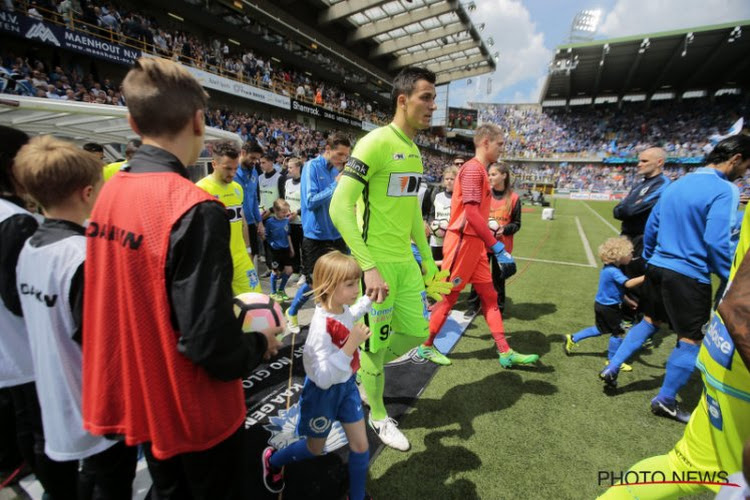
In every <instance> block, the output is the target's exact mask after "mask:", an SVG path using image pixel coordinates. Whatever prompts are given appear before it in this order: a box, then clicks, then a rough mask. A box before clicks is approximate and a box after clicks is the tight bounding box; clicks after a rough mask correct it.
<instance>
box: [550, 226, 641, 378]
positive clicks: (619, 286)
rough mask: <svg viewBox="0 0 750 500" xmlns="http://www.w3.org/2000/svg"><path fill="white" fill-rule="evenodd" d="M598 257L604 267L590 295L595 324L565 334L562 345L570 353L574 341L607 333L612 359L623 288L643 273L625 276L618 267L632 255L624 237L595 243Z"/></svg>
mask: <svg viewBox="0 0 750 500" xmlns="http://www.w3.org/2000/svg"><path fill="white" fill-rule="evenodd" d="M599 258H601V259H602V262H603V263H604V267H603V268H602V271H601V273H600V274H599V290H598V291H597V292H596V298H595V299H594V317H595V322H596V326H590V327H588V328H585V329H583V330H581V331H580V332H578V333H576V334H575V335H570V334H568V335H566V336H565V343H564V344H563V348H564V349H565V354H567V355H568V356H570V354H571V351H572V350H573V348H575V347H576V346H577V345H578V342H580V341H582V340H583V339H587V338H590V337H598V336H600V335H604V334H606V333H609V334H610V335H611V337H610V338H609V349H608V356H607V359H612V356H613V355H614V353H616V352H617V349H618V348H619V347H620V344H621V343H622V335H623V333H624V332H623V329H622V326H621V322H622V310H621V307H622V300H623V296H624V295H625V289H626V288H633V287H636V286H638V285H640V284H641V283H643V276H638V277H636V278H632V279H628V277H627V276H625V273H623V272H622V270H621V269H620V268H621V267H622V266H626V265H628V264H629V263H630V261H631V260H632V258H633V244H632V243H631V242H630V240H628V239H627V238H625V237H618V238H610V239H608V240H607V241H605V242H604V243H602V245H601V246H600V247H599ZM620 369H624V370H626V371H630V369H631V368H630V367H629V366H628V365H626V364H625V363H622V367H621V368H620Z"/></svg>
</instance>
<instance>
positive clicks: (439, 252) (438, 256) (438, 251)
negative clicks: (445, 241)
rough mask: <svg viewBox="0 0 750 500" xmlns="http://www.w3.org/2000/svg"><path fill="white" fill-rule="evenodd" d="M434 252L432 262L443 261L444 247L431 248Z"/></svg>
mask: <svg viewBox="0 0 750 500" xmlns="http://www.w3.org/2000/svg"><path fill="white" fill-rule="evenodd" d="M430 250H432V260H435V261H438V260H443V247H430Z"/></svg>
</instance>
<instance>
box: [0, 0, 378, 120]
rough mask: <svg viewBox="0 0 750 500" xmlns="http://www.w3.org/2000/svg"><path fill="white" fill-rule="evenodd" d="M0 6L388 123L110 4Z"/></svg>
mask: <svg viewBox="0 0 750 500" xmlns="http://www.w3.org/2000/svg"><path fill="white" fill-rule="evenodd" d="M2 1H3V3H2V6H3V8H5V9H6V10H20V11H22V12H25V13H26V15H28V16H29V17H33V18H36V19H40V20H47V21H52V22H57V23H61V24H65V25H67V26H69V27H70V28H71V29H77V30H81V31H87V32H90V33H92V34H94V35H97V36H100V37H104V38H107V39H109V40H112V41H117V42H119V43H122V44H125V45H130V46H134V47H137V48H139V49H142V50H145V51H146V52H150V53H153V54H156V55H159V56H162V57H166V58H170V59H173V60H175V61H180V62H182V63H183V64H187V65H190V66H194V67H196V68H199V69H203V70H207V71H210V72H213V73H216V74H219V75H223V76H226V77H229V78H232V79H235V80H239V81H242V82H245V83H249V84H251V85H255V86H258V87H262V88H266V89H268V90H270V91H272V92H276V93H278V94H281V95H285V96H287V97H293V98H296V99H300V100H306V101H308V102H311V103H314V104H317V105H319V106H323V107H325V108H328V109H331V110H333V111H337V112H340V113H345V114H349V115H352V116H355V117H357V118H359V119H361V120H368V121H372V122H375V123H383V122H384V121H386V120H387V115H386V114H385V113H384V112H383V110H382V109H379V107H378V105H377V104H376V103H373V102H370V101H367V100H365V99H363V98H361V97H360V96H359V95H358V94H357V93H353V92H347V91H345V90H343V89H341V88H340V87H338V86H336V85H333V84H331V83H326V82H321V81H316V80H314V79H313V78H311V77H310V75H308V74H306V73H305V72H302V71H297V70H295V69H292V68H289V67H284V66H283V65H282V64H281V63H280V62H276V61H278V60H274V59H272V58H271V57H270V56H262V55H260V54H256V53H254V52H253V51H252V50H250V49H243V48H242V47H241V46H237V45H234V44H231V45H230V44H229V43H228V42H227V41H225V40H222V39H220V38H216V37H213V38H208V39H204V38H202V37H199V36H196V35H194V34H192V33H188V32H186V31H183V30H180V29H178V28H177V27H172V26H161V25H160V24H159V23H158V22H157V21H156V19H155V18H154V17H152V16H148V15H145V14H143V13H140V12H133V11H131V10H128V9H126V8H124V7H123V6H121V5H117V4H115V3H113V2H107V3H106V4H99V5H96V4H94V3H93V2H91V1H89V0H31V1H27V0H21V1H18V0H2ZM201 5H202V3H201V2H199V3H198V4H197V5H196V8H202V7H201ZM225 19H227V18H225ZM228 19H230V20H231V19H235V24H238V25H241V26H242V27H244V28H246V29H248V30H249V31H250V32H251V33H253V34H255V35H258V36H261V37H263V39H264V40H266V41H267V42H271V43H275V44H277V45H279V46H283V47H284V48H285V49H286V50H288V51H290V52H293V53H296V54H298V55H301V56H302V57H304V58H305V59H306V60H308V61H314V62H316V63H317V64H319V65H321V66H322V67H325V68H326V69H327V70H329V71H332V72H334V73H336V74H338V75H341V80H350V81H356V79H357V77H356V75H352V74H351V73H352V72H350V71H347V70H346V69H345V68H343V67H342V66H341V65H339V64H338V63H336V62H335V61H334V60H332V59H331V58H330V57H327V56H325V55H323V54H321V53H320V52H319V51H313V50H311V49H308V48H306V47H302V46H301V45H299V44H297V43H295V42H292V41H291V40H289V39H288V38H285V37H283V36H281V35H279V34H276V33H274V32H271V31H269V29H268V28H267V27H265V26H263V25H261V24H259V23H256V22H254V21H253V20H251V19H249V18H247V17H242V18H237V16H236V15H235V16H233V17H229V18H228Z"/></svg>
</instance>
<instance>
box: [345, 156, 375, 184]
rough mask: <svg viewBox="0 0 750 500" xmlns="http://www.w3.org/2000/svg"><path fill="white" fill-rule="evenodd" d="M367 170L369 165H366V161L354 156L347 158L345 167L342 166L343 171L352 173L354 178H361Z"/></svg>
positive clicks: (365, 174) (365, 175)
mask: <svg viewBox="0 0 750 500" xmlns="http://www.w3.org/2000/svg"><path fill="white" fill-rule="evenodd" d="M369 171H370V167H368V166H367V164H366V163H364V162H363V161H360V160H358V159H357V158H354V157H352V158H349V161H348V162H347V163H346V167H344V172H347V173H349V174H353V175H354V176H355V177H356V178H358V179H363V180H364V178H365V177H367V172H369Z"/></svg>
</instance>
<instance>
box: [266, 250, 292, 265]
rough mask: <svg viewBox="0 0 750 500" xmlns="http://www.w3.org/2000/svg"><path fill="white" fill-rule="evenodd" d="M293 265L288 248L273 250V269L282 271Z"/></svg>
mask: <svg viewBox="0 0 750 500" xmlns="http://www.w3.org/2000/svg"><path fill="white" fill-rule="evenodd" d="M291 265H292V255H291V252H290V251H289V249H288V248H271V269H273V270H274V271H281V270H283V269H284V268H285V267H286V266H291Z"/></svg>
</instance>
